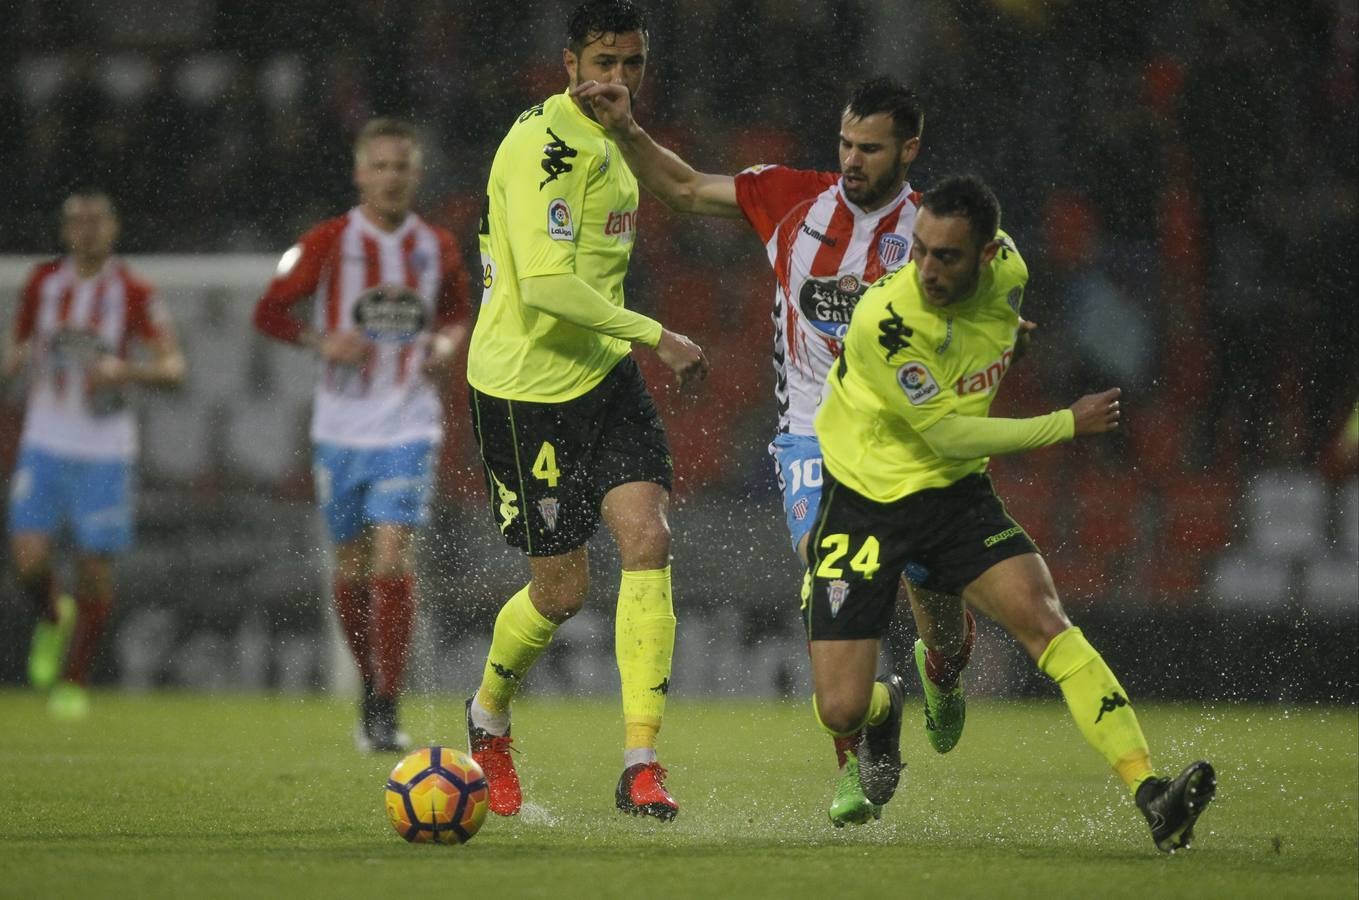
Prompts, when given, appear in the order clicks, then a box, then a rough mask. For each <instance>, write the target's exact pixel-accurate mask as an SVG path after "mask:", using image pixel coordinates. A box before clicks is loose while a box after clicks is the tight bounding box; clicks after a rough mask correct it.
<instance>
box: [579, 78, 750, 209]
mask: <svg viewBox="0 0 1359 900" xmlns="http://www.w3.org/2000/svg"><path fill="white" fill-rule="evenodd" d="M572 94H573V95H574V96H576V97H584V98H585V99H586V101H588V102H589V104H590V108H591V109H593V110H594V113H595V118H596V119H597V120H598V121H599V124H600V125H602V126H604V130H605V131H607V132H608V133H609V136H610V137H612V138H613V139H614V141H616V142H617V144H618V148H619V149H620V150H622V151H623V158H624V159H626V160H627V163H628V168H630V169H632V172H633V174H634V175H636V176H637V180H638V181H640V182H641V183H642V186H643V187H645V188H646V189H647V190H648V191H650V192H651V193H653V194H655V195H656V197H657V198H659V199H660V201H661V202H662V203H664V204H665V205H666V206H668V207H670V208H671V209H673V210H676V211H678V212H685V213H694V214H696V215H701V216H723V217H725V218H729V219H736V218H740V216H741V206H740V204H739V203H737V202H736V180H735V179H734V178H733V177H732V176H730V175H712V174H709V173H706V172H699V171H697V170H695V169H694V167H693V166H691V165H689V164H688V163H687V162H685V161H684V160H682V159H680V158H679V156H678V155H677V154H676V153H674V152H673V151H671V150H669V149H667V148H665V147H662V146H661V145H660V144H658V143H656V142H655V141H654V140H652V138H651V135H649V134H647V133H646V131H644V130H643V129H642V126H640V125H638V124H637V121H636V120H635V119H633V117H632V97H631V96H630V95H629V93H628V89H627V87H625V86H624V85H621V84H601V83H600V82H598V81H584V82H581V83H580V84H579V85H577V86H576V87H575V88H574V89H573V90H572Z"/></svg>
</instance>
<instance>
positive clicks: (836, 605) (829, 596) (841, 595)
mask: <svg viewBox="0 0 1359 900" xmlns="http://www.w3.org/2000/svg"><path fill="white" fill-rule="evenodd" d="M848 599H849V582H848V581H842V580H841V579H839V578H837V579H835V580H834V581H832V582H831V583H830V584H828V585H826V602H827V603H829V604H830V612H831V618H832V619H834V618H835V617H836V616H838V615H839V614H840V608H841V607H842V606H844V605H845V601H846V600H848Z"/></svg>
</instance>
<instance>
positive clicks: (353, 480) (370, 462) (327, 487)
mask: <svg viewBox="0 0 1359 900" xmlns="http://www.w3.org/2000/svg"><path fill="white" fill-rule="evenodd" d="M434 447H435V445H434V442H433V441H416V442H413V443H410V444H401V445H400V446H397V447H375V448H371V449H369V448H356V447H341V446H337V445H335V444H317V445H316V447H315V448H314V449H313V452H312V478H313V480H314V481H315V485H316V500H317V502H318V503H319V504H320V505H321V513H322V514H323V515H324V516H325V519H326V526H327V527H328V528H329V529H330V537H331V539H332V540H333V541H335V542H336V543H337V544H343V543H346V542H348V541H351V540H353V539H354V538H356V537H358V535H359V532H361V531H362V530H363V529H364V527H365V526H368V525H375V524H379V523H381V524H388V525H409V526H412V527H414V526H417V525H424V524H425V523H426V522H428V521H429V501H430V495H431V493H433V490H434Z"/></svg>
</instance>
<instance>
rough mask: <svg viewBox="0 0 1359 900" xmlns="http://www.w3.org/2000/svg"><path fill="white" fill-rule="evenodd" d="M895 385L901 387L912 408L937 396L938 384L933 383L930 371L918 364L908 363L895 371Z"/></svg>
mask: <svg viewBox="0 0 1359 900" xmlns="http://www.w3.org/2000/svg"><path fill="white" fill-rule="evenodd" d="M897 384H899V385H901V389H902V390H903V391H904V392H905V393H906V399H907V400H909V401H911V405H912V406H919V405H920V404H922V403H924V402H925V401H927V400H929V399H931V398H933V397H936V396H938V394H939V382H937V381H935V380H934V376H933V375H931V374H930V370H929V369H927V368H925V365H924V364H923V363H919V362H908V363H907V364H906V365H904V366H902V367H901V368H900V369H897Z"/></svg>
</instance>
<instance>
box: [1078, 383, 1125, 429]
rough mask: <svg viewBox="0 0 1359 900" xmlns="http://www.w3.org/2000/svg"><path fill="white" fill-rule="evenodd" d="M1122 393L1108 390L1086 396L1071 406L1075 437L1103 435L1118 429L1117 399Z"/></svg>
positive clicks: (1116, 390)
mask: <svg viewBox="0 0 1359 900" xmlns="http://www.w3.org/2000/svg"><path fill="white" fill-rule="evenodd" d="M1122 393H1123V391H1122V390H1121V389H1119V388H1110V389H1109V390H1107V391H1102V392H1100V393H1098V394H1086V395H1085V396H1084V397H1082V398H1081V399H1079V400H1077V401H1076V402H1075V403H1073V404H1071V415H1072V416H1073V417H1075V419H1076V437H1080V436H1081V435H1083V434H1104V433H1105V432H1107V431H1113V430H1114V429H1115V428H1117V427H1118V419H1119V410H1118V398H1119V396H1120V395H1122Z"/></svg>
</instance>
